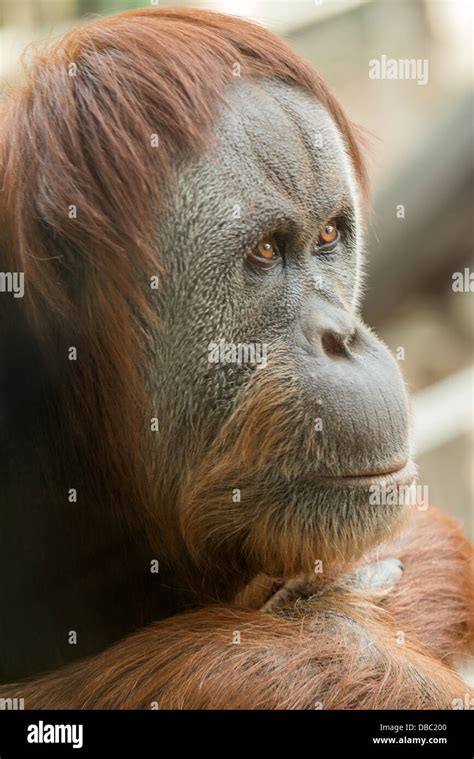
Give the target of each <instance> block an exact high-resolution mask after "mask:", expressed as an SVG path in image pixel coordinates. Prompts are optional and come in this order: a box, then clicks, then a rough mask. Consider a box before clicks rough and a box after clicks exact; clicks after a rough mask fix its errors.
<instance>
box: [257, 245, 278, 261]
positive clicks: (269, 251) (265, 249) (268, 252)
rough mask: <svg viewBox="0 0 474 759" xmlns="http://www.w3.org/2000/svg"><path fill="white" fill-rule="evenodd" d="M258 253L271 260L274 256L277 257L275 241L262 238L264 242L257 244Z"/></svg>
mask: <svg viewBox="0 0 474 759" xmlns="http://www.w3.org/2000/svg"><path fill="white" fill-rule="evenodd" d="M257 255H258V256H261V257H262V258H266V259H267V260H268V261H271V260H272V258H275V256H276V250H275V247H274V245H273V243H272V242H271V241H270V240H262V242H260V243H259V244H258V245H257Z"/></svg>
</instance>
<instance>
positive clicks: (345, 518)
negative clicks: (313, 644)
mask: <svg viewBox="0 0 474 759" xmlns="http://www.w3.org/2000/svg"><path fill="white" fill-rule="evenodd" d="M407 482H408V483H409V484H410V483H411V482H412V477H411V476H410V477H409V478H408V479H407ZM400 487H401V486H400V485H396V484H395V483H394V478H393V477H392V478H390V477H389V476H387V477H383V478H373V477H372V478H369V477H367V478H364V481H358V482H357V485H356V486H354V482H353V481H352V478H351V479H350V480H349V479H348V480H347V481H344V479H342V481H341V480H339V481H331V482H327V481H326V482H325V481H323V480H320V481H318V482H316V481H308V480H303V481H301V480H298V481H293V482H292V483H291V487H288V488H287V490H286V497H284V498H282V495H283V492H282V490H280V492H279V493H278V494H277V492H276V491H274V498H273V500H272V502H269V501H267V502H266V503H265V504H263V503H261V504H259V505H258V506H256V510H257V513H258V514H259V517H257V518H256V519H255V522H254V525H253V527H252V529H251V531H250V532H249V534H248V537H247V539H246V541H245V552H246V554H247V556H248V557H249V561H250V562H251V563H252V564H254V565H255V568H258V570H259V571H262V572H265V573H266V574H269V575H271V576H275V577H284V578H287V577H292V576H295V574H302V573H314V572H321V573H322V574H323V577H324V573H325V572H327V571H328V569H329V566H330V565H331V567H333V566H334V565H335V564H338V565H341V564H345V563H348V562H349V561H352V560H356V559H358V558H360V557H361V556H362V555H363V554H364V553H366V552H367V551H368V550H369V549H370V548H371V547H372V546H374V545H376V544H377V543H380V541H382V540H384V539H386V538H388V537H390V536H393V534H395V533H396V532H398V530H399V529H400V528H401V527H402V526H403V524H404V523H405V521H406V518H407V516H408V512H409V508H408V506H409V504H408V503H407V502H406V498H405V497H401V496H400V493H401V492H402V491H400V490H399V489H400ZM391 488H393V491H392V490H391ZM397 488H398V491H397Z"/></svg>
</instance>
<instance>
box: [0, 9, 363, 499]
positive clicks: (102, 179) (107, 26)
mask: <svg viewBox="0 0 474 759" xmlns="http://www.w3.org/2000/svg"><path fill="white" fill-rule="evenodd" d="M236 63H238V64H239V65H240V69H241V76H242V77H243V78H249V79H250V78H254V77H258V76H269V77H273V78H277V79H279V80H283V81H285V82H287V83H290V84H293V85H295V86H298V87H300V88H303V89H304V90H305V91H307V92H309V93H311V94H312V95H314V97H315V98H317V100H318V101H319V102H321V103H322V104H323V105H324V106H325V107H326V108H327V110H328V111H329V112H330V113H331V114H332V116H333V118H334V120H335V122H336V124H337V125H338V127H339V129H340V131H341V133H342V135H343V137H344V139H345V142H346V145H347V150H348V152H349V154H350V156H351V157H352V161H353V164H354V168H355V172H356V175H357V177H358V180H359V184H360V186H361V188H362V191H363V193H364V194H366V192H367V176H366V171H365V168H364V163H363V160H362V157H361V151H360V148H359V144H358V139H357V137H356V134H355V131H354V130H353V128H352V127H351V125H350V124H349V122H348V120H347V118H346V116H345V114H344V112H343V111H342V109H341V107H340V105H339V104H338V102H337V100H336V99H335V97H334V96H333V95H332V94H331V93H330V91H329V90H328V88H327V86H326V84H325V83H324V82H323V80H322V79H321V77H320V76H319V74H318V73H317V72H315V71H314V70H313V68H312V67H311V66H310V65H309V64H308V63H305V62H304V61H303V60H301V59H300V58H299V57H298V56H297V55H296V54H295V53H294V52H292V50H291V49H290V48H289V47H288V46H287V45H286V44H285V43H284V42H283V41H282V40H280V39H279V38H278V37H276V36H275V35H273V34H272V33H271V32H269V31H268V30H266V29H264V28H261V27H259V26H256V25H254V24H252V23H250V22H247V21H244V20H242V19H239V18H236V17H233V16H226V15H221V14H216V13H210V12H206V11H197V10H183V9H146V10H135V11H131V12H129V13H124V14H121V15H118V16H114V17H111V18H106V19H103V20H99V21H93V22H92V23H88V24H85V25H83V26H80V27H78V28H76V29H74V30H73V31H71V32H69V33H67V34H66V35H64V36H62V37H61V38H60V39H59V40H57V41H55V42H53V43H52V44H51V45H50V46H49V47H48V48H47V49H45V50H44V51H41V52H39V53H37V54H36V56H35V57H34V59H33V61H32V63H31V64H30V66H29V67H28V72H27V75H28V78H27V82H26V84H25V86H24V87H23V88H21V89H19V90H17V91H15V92H13V93H12V95H11V96H10V97H9V98H7V100H6V103H5V111H4V115H3V117H2V122H3V124H2V132H3V135H2V137H3V139H2V142H3V145H4V147H3V154H2V158H1V173H2V186H3V193H2V196H1V201H0V217H1V221H2V222H3V224H2V225H1V226H2V227H3V229H4V232H3V233H2V240H1V247H2V249H3V250H2V259H3V260H2V266H3V268H4V269H5V270H10V271H23V272H24V273H25V281H26V290H25V307H26V308H27V313H28V321H29V322H30V323H32V324H33V325H34V326H35V327H36V330H37V333H38V335H39V337H40V339H41V341H42V344H43V346H46V349H47V356H48V361H53V362H55V363H57V364H58V367H59V368H58V371H59V373H60V375H61V376H62V381H61V383H60V384H61V386H62V392H63V394H64V403H65V407H67V409H68V411H67V415H68V417H67V422H66V423H67V425H68V426H69V425H70V424H71V421H72V423H73V424H74V428H75V430H76V432H77V441H78V445H79V446H80V450H81V451H82V459H83V461H86V460H87V457H89V458H90V459H91V460H90V477H91V478H92V479H91V483H93V478H94V477H95V478H100V477H103V475H104V472H108V476H109V482H118V483H121V485H120V487H119V488H118V490H119V491H120V492H121V493H122V497H123V495H124V492H126V493H127V494H128V495H127V500H128V501H129V502H130V501H131V502H132V503H134V502H135V503H137V502H138V503H140V502H141V508H143V506H144V505H145V503H146V502H147V498H146V494H145V493H144V492H142V491H141V489H140V488H141V485H140V483H142V484H143V483H146V482H147V481H149V480H150V478H149V477H146V476H145V474H143V475H141V476H140V475H139V476H137V472H136V465H137V462H138V461H139V459H140V458H142V459H146V456H144V457H140V454H137V456H136V457H135V456H132V457H131V456H130V451H139V449H140V448H141V446H142V445H143V442H142V440H143V438H144V437H146V436H145V435H143V432H144V427H143V425H144V424H145V420H146V419H147V418H149V416H150V415H151V416H153V411H152V409H147V403H146V394H145V393H144V390H143V385H144V383H143V378H142V376H141V371H142V367H143V366H144V365H145V358H144V353H143V352H144V351H145V350H146V340H145V339H144V336H145V333H146V328H145V325H147V324H149V323H150V321H151V319H152V318H153V312H152V309H151V308H150V297H149V296H150V289H149V281H148V277H149V276H150V275H153V274H156V273H157V269H158V267H159V261H158V256H157V250H156V249H157V240H156V231H155V230H154V228H153V213H152V207H153V204H156V203H157V202H158V203H159V195H160V188H161V187H162V186H163V183H165V182H167V181H169V179H170V177H171V176H172V171H173V166H174V165H175V164H176V161H177V160H179V159H181V158H184V157H186V156H187V155H188V154H194V153H196V152H197V151H199V150H200V149H202V148H203V147H205V145H206V143H208V141H209V139H210V137H211V134H212V125H213V122H214V120H215V116H216V110H217V107H218V105H219V103H221V102H222V100H223V93H224V91H225V88H226V85H227V84H228V83H229V82H231V81H232V80H233V66H234V65H235V64H236ZM155 134H156V135H158V137H159V147H158V148H156V147H152V144H151V138H152V135H155ZM71 205H74V206H75V207H76V209H77V218H69V214H68V208H69V206H71ZM131 320H135V323H136V324H137V328H133V327H132V325H131ZM140 326H141V327H142V329H140ZM70 345H75V346H77V347H79V356H78V358H79V359H80V360H78V361H77V362H69V361H68V360H67V347H68V346H70ZM71 364H72V367H73V368H72V367H71ZM84 399H85V401H84ZM77 420H80V421H79V422H78V421H77ZM85 420H87V421H85ZM84 425H87V431H85V429H84ZM104 435H106V436H107V437H108V439H109V442H108V443H107V442H105V443H104V442H102V441H104ZM112 441H115V444H114V445H112ZM117 441H120V442H119V444H117ZM91 449H92V450H93V455H92V456H91ZM132 459H133V461H132ZM86 466H87V464H86ZM123 488H126V490H125V491H124V490H123Z"/></svg>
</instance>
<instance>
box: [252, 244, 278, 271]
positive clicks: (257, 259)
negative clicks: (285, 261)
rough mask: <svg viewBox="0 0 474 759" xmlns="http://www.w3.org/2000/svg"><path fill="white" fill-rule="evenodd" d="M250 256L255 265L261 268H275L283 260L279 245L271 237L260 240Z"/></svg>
mask: <svg viewBox="0 0 474 759" xmlns="http://www.w3.org/2000/svg"><path fill="white" fill-rule="evenodd" d="M248 258H249V260H250V262H251V263H253V264H254V266H257V267H258V268H260V269H273V268H274V267H275V266H276V265H277V264H278V263H280V261H281V256H280V251H279V249H278V245H277V243H276V241H275V240H274V239H272V238H270V237H265V238H264V239H263V240H260V242H259V243H258V245H256V247H255V248H254V249H253V250H252V252H251V253H250V254H249V255H248Z"/></svg>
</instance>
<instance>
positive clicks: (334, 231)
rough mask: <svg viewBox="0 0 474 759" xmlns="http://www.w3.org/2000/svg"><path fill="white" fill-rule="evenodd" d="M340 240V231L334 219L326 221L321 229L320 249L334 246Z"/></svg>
mask: <svg viewBox="0 0 474 759" xmlns="http://www.w3.org/2000/svg"><path fill="white" fill-rule="evenodd" d="M338 240H339V230H338V228H337V224H336V222H335V221H334V220H333V219H330V220H329V221H326V222H325V223H324V225H323V227H322V228H321V231H320V233H319V238H318V247H320V248H323V247H325V246H328V245H332V244H334V243H336V242H337V241H338Z"/></svg>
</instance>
